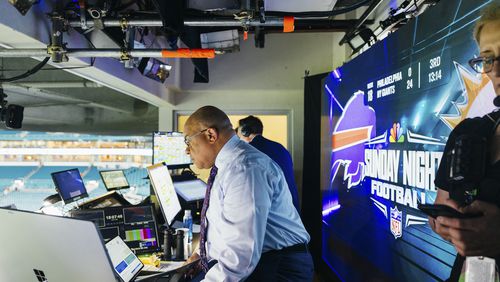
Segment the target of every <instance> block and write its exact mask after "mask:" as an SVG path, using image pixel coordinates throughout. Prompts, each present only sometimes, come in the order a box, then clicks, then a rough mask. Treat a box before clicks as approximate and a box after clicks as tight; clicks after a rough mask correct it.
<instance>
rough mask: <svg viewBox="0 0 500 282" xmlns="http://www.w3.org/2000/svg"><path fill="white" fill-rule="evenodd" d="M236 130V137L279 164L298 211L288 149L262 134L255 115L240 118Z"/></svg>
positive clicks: (260, 124)
mask: <svg viewBox="0 0 500 282" xmlns="http://www.w3.org/2000/svg"><path fill="white" fill-rule="evenodd" d="M237 130H238V137H240V139H241V140H243V141H245V142H247V143H249V144H250V145H252V146H254V147H255V148H257V149H258V150H259V151H261V152H262V153H264V154H266V155H268V156H269V157H270V158H271V159H272V160H273V161H275V162H276V163H277V164H278V165H279V166H280V168H281V170H283V173H284V174H285V179H286V183H287V184H288V189H290V193H291V194H292V200H293V205H294V206H295V208H296V209H297V211H299V213H300V207H299V193H298V192H297V184H295V178H294V175H293V162H292V157H291V156H290V153H289V152H288V150H287V149H286V148H285V147H283V145H281V144H280V143H278V142H274V141H272V140H269V139H267V138H265V137H264V136H262V132H263V131H264V126H263V125H262V122H261V121H260V119H259V118H257V117H254V116H248V117H246V118H244V119H240V121H239V125H238V129H237Z"/></svg>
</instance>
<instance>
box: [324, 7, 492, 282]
mask: <svg viewBox="0 0 500 282" xmlns="http://www.w3.org/2000/svg"><path fill="white" fill-rule="evenodd" d="M488 2H489V1H485V0H478V1H452V0H449V1H441V2H439V3H438V4H437V5H436V6H434V7H431V8H429V10H428V11H426V12H425V13H424V14H422V15H421V16H419V17H418V18H416V19H414V20H412V21H410V22H409V23H408V24H407V25H405V26H404V27H402V28H401V29H399V30H398V31H397V32H395V33H393V34H392V35H390V36H389V37H387V38H386V39H385V40H383V41H381V42H378V43H377V44H375V45H374V46H372V47H371V48H370V49H369V50H368V51H366V52H365V53H363V54H361V55H360V56H358V57H356V58H355V59H353V60H352V61H350V62H349V63H347V64H345V65H343V66H342V67H340V68H338V69H336V70H334V71H333V72H331V73H330V74H329V75H328V76H327V78H326V79H325V80H324V84H323V94H322V111H323V112H324V115H325V117H327V119H325V121H326V122H323V124H322V128H321V131H322V148H323V149H324V150H323V151H324V152H326V153H325V154H324V156H323V161H322V169H321V171H323V175H322V178H323V179H328V181H324V183H325V184H324V185H323V187H322V211H323V212H322V217H323V218H322V231H321V232H322V259H323V261H324V262H325V263H326V264H327V265H328V266H329V268H330V269H331V270H332V273H335V274H336V276H338V277H339V278H340V279H341V280H343V281H443V280H445V279H447V278H448V276H449V273H450V270H451V267H452V265H453V261H454V258H455V255H456V251H455V249H454V247H453V246H452V245H451V244H450V243H448V242H446V241H444V240H442V239H441V238H440V237H439V236H438V235H437V234H435V233H434V232H433V231H432V230H431V228H430V227H429V225H428V222H427V216H426V215H425V214H423V213H422V212H420V211H419V210H418V209H417V205H418V204H419V203H433V202H434V199H435V197H436V192H437V188H436V187H435V185H434V177H435V174H436V171H437V168H438V166H439V163H440V160H441V158H442V157H443V150H444V145H445V144H446V141H447V138H448V135H449V134H450V132H451V130H452V129H453V128H454V127H455V126H456V125H457V124H458V123H459V122H460V121H461V120H463V119H465V118H467V117H475V116H482V115H484V114H486V113H488V112H490V111H492V110H493V109H494V106H493V104H492V100H493V98H494V89H493V86H492V84H491V82H490V81H489V79H488V78H487V77H486V76H485V75H478V74H476V73H475V72H474V71H473V70H472V69H471V68H470V67H469V66H468V64H467V62H468V60H469V59H471V58H473V57H474V56H475V55H478V54H479V52H478V49H477V46H476V44H475V42H474V41H473V36H472V29H473V23H474V22H475V20H476V19H477V18H478V16H479V11H480V9H481V8H482V7H484V6H485V4H487V3H488Z"/></svg>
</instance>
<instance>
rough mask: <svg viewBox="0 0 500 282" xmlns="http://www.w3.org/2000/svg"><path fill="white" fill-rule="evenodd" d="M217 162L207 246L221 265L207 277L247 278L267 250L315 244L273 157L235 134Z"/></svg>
mask: <svg viewBox="0 0 500 282" xmlns="http://www.w3.org/2000/svg"><path fill="white" fill-rule="evenodd" d="M215 165H216V166H217V168H218V173H217V176H216V177H215V181H214V184H213V186H212V191H211V194H210V203H209V207H208V210H207V217H206V218H207V226H208V227H207V228H208V231H207V242H206V249H207V256H208V259H209V260H217V261H218V263H217V264H215V265H214V266H213V267H212V268H211V269H210V270H209V271H208V272H207V274H206V275H205V281H240V280H243V279H245V278H246V277H248V276H249V275H250V274H251V273H252V271H253V270H254V269H255V267H256V265H257V263H258V262H259V259H260V257H261V254H262V253H264V252H266V251H270V250H280V249H282V248H285V247H288V246H292V245H295V244H299V243H308V242H309V240H310V237H309V234H308V233H307V231H306V230H305V228H304V225H303V224H302V221H301V219H300V217H299V214H298V212H297V210H296V209H295V207H294V206H293V203H292V196H291V194H290V191H289V190H288V189H287V184H286V181H285V177H284V175H283V172H282V170H281V169H280V168H279V167H278V165H277V164H276V163H275V162H274V161H272V160H271V159H270V158H269V157H268V156H266V155H265V154H263V153H262V152H260V151H259V150H257V149H255V148H254V147H252V146H250V145H249V144H247V143H245V142H243V141H241V140H240V139H239V138H238V137H237V136H236V135H235V136H233V137H232V138H231V139H230V140H229V141H228V142H227V143H226V144H225V145H224V147H223V148H222V149H221V151H220V152H219V154H218V155H217V158H216V160H215Z"/></svg>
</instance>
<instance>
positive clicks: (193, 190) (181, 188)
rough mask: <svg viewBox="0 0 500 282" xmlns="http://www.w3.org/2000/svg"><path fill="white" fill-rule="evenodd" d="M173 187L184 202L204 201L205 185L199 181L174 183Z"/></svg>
mask: <svg viewBox="0 0 500 282" xmlns="http://www.w3.org/2000/svg"><path fill="white" fill-rule="evenodd" d="M174 187H175V192H177V194H178V195H179V196H181V198H182V199H184V201H186V202H192V201H198V200H202V199H204V198H205V192H206V190H207V184H206V183H205V182H203V181H202V180H200V179H193V180H187V181H179V182H175V183H174Z"/></svg>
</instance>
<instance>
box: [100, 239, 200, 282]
mask: <svg viewBox="0 0 500 282" xmlns="http://www.w3.org/2000/svg"><path fill="white" fill-rule="evenodd" d="M106 249H107V250H108V254H109V257H110V258H111V263H112V264H113V268H114V270H115V272H116V273H117V275H118V276H119V277H120V280H121V281H122V282H131V281H141V280H145V281H150V280H151V279H153V280H152V281H156V280H158V279H160V277H161V279H162V280H163V279H167V280H168V281H170V282H176V281H183V280H185V278H184V274H186V273H188V272H189V271H190V270H191V269H193V268H195V267H197V265H198V263H199V260H196V261H193V262H191V263H188V264H184V263H183V262H161V264H160V266H159V267H152V266H150V265H144V264H143V263H142V262H141V261H140V260H139V258H137V256H135V254H134V253H133V252H132V250H131V249H130V248H129V247H128V246H127V244H125V242H124V241H123V240H122V239H121V238H120V237H119V236H117V237H115V238H113V239H112V240H111V241H109V242H108V243H106Z"/></svg>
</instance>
